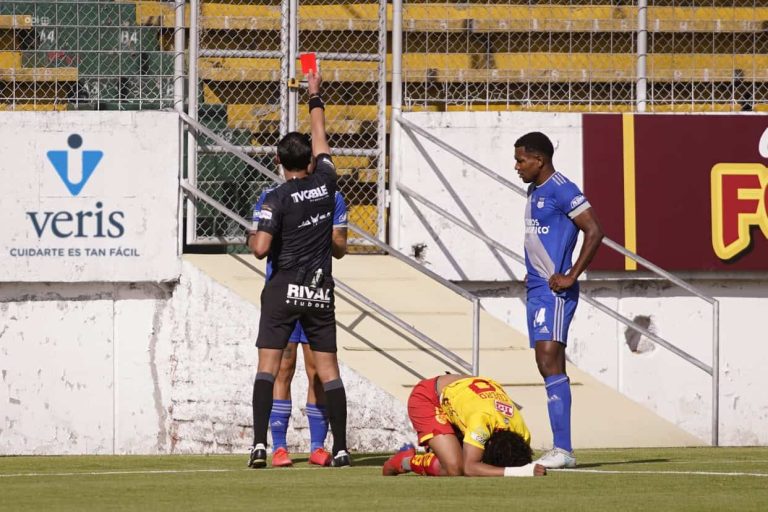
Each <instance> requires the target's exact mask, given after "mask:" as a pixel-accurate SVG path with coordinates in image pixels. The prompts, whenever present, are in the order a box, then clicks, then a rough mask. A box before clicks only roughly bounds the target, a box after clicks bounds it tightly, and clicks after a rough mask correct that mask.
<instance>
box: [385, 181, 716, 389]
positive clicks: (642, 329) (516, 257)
mask: <svg viewBox="0 0 768 512" xmlns="http://www.w3.org/2000/svg"><path fill="white" fill-rule="evenodd" d="M398 188H399V189H400V191H401V192H403V193H404V194H405V195H406V196H408V197H411V198H413V199H415V200H416V201H418V202H420V203H421V204H423V205H424V206H426V207H427V208H429V209H430V210H432V211H434V212H435V213H438V214H440V215H442V216H443V217H445V218H446V219H448V220H450V221H451V222H453V223H454V224H456V225H457V226H459V227H460V228H462V229H463V230H464V231H466V232H467V233H470V234H472V235H474V236H475V237H477V238H479V239H480V240H482V241H483V242H485V243H486V244H488V245H490V246H492V247H494V248H496V249H498V250H499V252H502V253H504V254H506V255H507V256H509V257H510V258H512V259H513V260H515V261H516V262H518V263H520V264H522V265H525V258H523V257H522V256H520V255H519V254H518V253H516V252H514V251H513V250H512V249H510V248H509V247H507V246H506V245H503V244H501V243H499V242H497V241H496V240H494V239H493V238H491V237H489V236H488V235H485V234H484V233H480V232H477V231H476V230H475V228H474V227H473V226H471V225H470V224H467V223H466V222H464V221H462V220H461V219H459V218H458V217H456V216H455V215H453V214H451V213H449V212H448V211H446V210H445V209H443V208H441V207H439V206H437V205H436V204H435V203H433V202H432V201H430V200H429V199H427V198H426V197H424V196H422V195H421V194H419V193H417V192H415V191H414V190H413V189H411V188H409V187H407V186H405V185H399V186H398ZM579 297H580V298H582V299H584V301H586V302H587V303H588V304H590V305H592V306H595V307H596V308H597V309H599V310H601V311H603V312H605V313H608V315H609V316H611V317H612V318H614V319H615V320H618V321H619V322H621V323H623V324H624V325H626V326H628V327H631V328H632V329H635V330H636V331H638V332H640V333H641V334H643V335H644V336H647V337H648V338H651V339H652V340H653V341H655V342H656V343H658V344H659V345H661V346H662V347H664V348H666V349H667V350H669V351H670V352H674V353H675V354H677V355H678V356H680V357H682V358H683V359H685V360H686V361H688V362H689V363H691V364H693V365H694V366H696V367H698V368H701V369H702V370H704V371H705V372H706V373H708V374H709V375H712V367H711V366H709V365H707V364H706V363H703V362H702V361H700V360H699V359H697V358H696V357H694V356H692V355H691V354H689V353H687V352H685V351H684V350H681V349H679V348H677V347H675V346H674V345H672V344H671V343H670V342H668V341H667V340H665V339H664V338H661V337H660V336H658V335H656V334H654V333H652V332H651V331H649V330H648V329H646V328H645V327H643V326H641V325H639V324H637V323H635V322H633V321H632V320H630V319H628V318H627V317H625V316H623V315H621V314H619V313H617V312H615V311H613V310H612V309H610V308H608V307H606V306H604V305H603V304H601V303H600V302H598V301H596V300H595V299H593V298H592V297H590V296H589V295H587V294H585V293H583V292H579Z"/></svg>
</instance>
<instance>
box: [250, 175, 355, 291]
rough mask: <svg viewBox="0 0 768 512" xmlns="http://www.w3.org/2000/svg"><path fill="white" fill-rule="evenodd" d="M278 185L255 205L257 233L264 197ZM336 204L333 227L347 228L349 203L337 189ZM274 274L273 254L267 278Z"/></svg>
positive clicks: (253, 230) (254, 226)
mask: <svg viewBox="0 0 768 512" xmlns="http://www.w3.org/2000/svg"><path fill="white" fill-rule="evenodd" d="M275 188H276V187H270V188H267V189H265V190H264V191H263V192H262V193H261V195H260V196H259V200H258V201H256V204H255V205H253V215H252V217H251V222H253V225H252V226H251V232H252V233H255V232H256V230H257V229H258V227H259V219H260V218H261V206H262V205H263V204H264V199H266V197H267V195H268V194H269V193H270V192H272V191H273V190H274V189H275ZM335 199H336V206H334V208H333V227H334V229H335V228H346V227H347V203H345V202H344V198H343V197H342V196H341V194H340V193H339V192H338V191H336V195H335ZM271 275H272V255H271V254H270V255H268V256H267V279H269V278H270V276H271Z"/></svg>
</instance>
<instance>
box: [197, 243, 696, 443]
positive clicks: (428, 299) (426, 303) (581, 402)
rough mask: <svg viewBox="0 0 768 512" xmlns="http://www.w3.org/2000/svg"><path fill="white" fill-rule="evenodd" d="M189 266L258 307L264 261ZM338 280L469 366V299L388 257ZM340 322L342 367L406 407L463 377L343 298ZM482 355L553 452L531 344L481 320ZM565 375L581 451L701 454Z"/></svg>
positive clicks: (338, 269)
mask: <svg viewBox="0 0 768 512" xmlns="http://www.w3.org/2000/svg"><path fill="white" fill-rule="evenodd" d="M184 258H185V259H186V260H187V261H189V262H191V263H192V264H194V265H196V266H197V267H198V268H200V269H201V270H203V271H204V272H206V273H207V274H208V275H209V276H211V277H212V278H213V279H214V280H216V281H217V282H219V283H221V284H222V285H224V286H226V287H228V288H229V289H231V290H232V291H233V292H235V293H237V294H238V295H240V296H241V297H243V298H244V299H246V300H249V301H252V302H254V303H255V304H259V300H260V294H261V290H262V288H263V286H264V262H263V261H258V260H256V259H255V258H253V257H252V256H249V255H191V254H190V255H185V256H184ZM334 276H335V277H336V278H337V279H338V280H340V281H342V282H344V283H345V284H347V285H349V286H351V287H352V288H354V289H355V290H357V291H359V292H361V293H362V294H364V295H365V296H367V297H368V298H369V299H370V300H372V301H373V302H375V303H377V304H379V305H381V306H383V307H384V308H386V309H388V310H389V311H391V312H392V313H394V314H395V315H397V316H398V317H400V318H401V319H402V320H403V321H405V322H406V323H408V324H411V325H413V326H414V327H416V328H417V329H418V330H420V331H421V332H423V333H424V334H426V335H427V336H429V337H430V338H432V339H433V340H435V341H438V342H440V343H441V344H442V345H443V346H445V347H447V348H449V349H450V350H451V351H453V352H454V353H455V354H456V355H458V356H460V357H461V358H462V359H464V360H465V361H467V362H470V361H471V357H472V356H471V350H472V305H471V303H470V302H469V301H467V300H466V299H464V298H462V297H460V296H458V295H456V294H455V293H453V292H451V291H450V290H448V289H447V288H445V287H443V286H442V285H440V284H438V283H436V282H434V281H432V280H430V279H429V278H427V277H426V276H424V275H423V274H421V273H420V272H418V271H416V270H415V269H413V268H411V267H409V266H408V265H406V264H404V263H402V262H400V261H399V260H397V259H395V258H392V257H389V256H378V255H349V256H346V257H345V258H344V259H342V260H340V261H336V262H334ZM336 317H337V326H338V346H339V360H340V361H341V362H343V363H344V364H346V365H347V366H349V367H350V368H352V369H354V370H355V371H357V372H358V373H360V374H361V375H363V376H365V377H366V378H367V379H369V380H370V381H371V382H373V383H375V384H376V385H378V386H380V387H381V388H382V389H383V390H385V391H387V392H388V393H390V394H391V395H393V396H395V397H396V398H397V399H399V400H401V401H403V402H405V401H406V400H407V398H408V394H409V393H410V389H411V387H412V386H413V385H414V384H415V383H416V382H418V380H420V379H422V378H425V377H431V376H434V375H438V374H442V373H444V372H446V371H450V372H452V373H467V372H466V371H465V370H463V369H462V368H461V367H460V366H459V365H457V364H456V363H455V362H453V361H451V360H450V359H448V358H446V357H445V356H443V355H442V354H440V353H438V352H437V351H435V350H434V349H432V348H430V347H429V346H426V345H425V344H424V343H423V342H421V341H420V340H418V339H417V338H414V337H413V336H411V335H410V334H407V333H405V332H403V331H402V330H401V329H400V328H398V327H397V326H395V325H392V324H391V323H390V322H389V321H388V320H385V319H383V318H382V317H380V316H379V315H378V314H376V313H374V312H372V311H371V310H370V309H369V308H367V307H366V306H364V305H361V304H359V303H357V302H356V301H354V300H352V299H351V298H350V297H348V296H346V295H345V294H344V293H343V292H341V291H339V292H338V293H337V295H336ZM480 347H481V350H480V374H481V375H486V376H489V377H492V378H494V379H495V380H497V381H499V382H500V383H502V384H503V385H504V387H505V388H506V390H507V392H508V393H509V395H510V396H511V397H512V399H513V400H515V402H517V403H518V404H520V405H521V406H522V407H523V415H524V416H525V420H526V422H527V424H528V426H529V428H530V429H531V433H532V437H533V442H532V444H533V446H534V448H537V449H542V448H547V447H549V446H550V445H551V436H552V434H551V431H550V427H549V420H548V413H547V407H546V396H545V391H544V386H543V382H542V380H541V377H540V376H539V374H538V371H537V369H536V364H535V360H534V355H533V351H532V350H530V349H529V348H528V337H527V335H526V334H524V333H521V332H519V331H516V330H515V329H513V328H511V327H510V326H508V325H507V324H505V323H503V322H501V321H500V320H497V319H496V318H494V317H492V316H491V315H490V314H487V313H486V312H485V311H483V312H482V313H481V321H480ZM568 374H569V375H570V377H571V383H572V392H573V419H572V427H573V442H574V446H576V447H577V448H609V447H651V446H699V445H704V444H705V443H704V441H702V440H700V439H698V438H696V437H694V436H692V435H691V434H688V433H687V432H685V431H684V430H682V429H680V428H679V427H677V426H675V425H673V424H671V423H670V422H668V421H666V420H664V419H662V418H660V417H659V416H657V415H656V414H654V413H653V412H651V411H650V410H648V409H646V408H645V407H643V406H641V405H639V404H637V403H635V402H633V401H632V400H630V399H628V398H626V397H625V396H623V395H621V394H620V393H618V392H616V391H614V390H612V389H611V388H609V387H607V386H605V385H603V384H601V383H599V382H598V381H597V380H595V379H594V378H592V377H590V376H589V375H587V374H586V373H584V372H582V371H580V370H579V369H578V368H576V367H574V366H572V365H571V366H569V368H568ZM350 414H354V411H351V412H350Z"/></svg>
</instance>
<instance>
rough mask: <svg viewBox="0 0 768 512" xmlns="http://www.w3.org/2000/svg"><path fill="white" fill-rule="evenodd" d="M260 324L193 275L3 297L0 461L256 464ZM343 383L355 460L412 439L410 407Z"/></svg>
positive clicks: (11, 290) (247, 307)
mask: <svg viewBox="0 0 768 512" xmlns="http://www.w3.org/2000/svg"><path fill="white" fill-rule="evenodd" d="M258 320H259V311H258V308H257V306H254V305H252V304H250V303H248V302H246V301H244V300H242V299H240V298H239V297H238V296H236V295H234V294H233V293H231V292H230V291H229V290H228V289H226V288H224V287H223V286H221V285H219V284H217V283H215V282H214V281H212V280H211V279H210V278H209V277H207V276H206V275H204V274H203V273H201V272H200V271H199V270H197V269H196V268H195V267H194V266H192V265H191V264H189V263H184V264H183V266H182V274H181V278H180V281H179V282H178V283H176V284H173V283H166V284H152V283H143V284H77V283H73V284H28V283H27V284H19V283H14V284H7V285H3V286H2V287H0V380H1V381H2V385H0V404H2V405H1V406H0V418H1V420H0V454H4V455H5V454H85V453H88V454H108V453H119V454H124V453H148V454H152V453H231V452H242V453H245V452H246V451H247V447H248V446H250V444H251V442H252V410H251V397H252V390H253V377H254V376H255V366H256V362H257V357H256V355H257V353H256V348H255V347H254V345H253V343H254V341H255V339H256V333H257V329H258ZM303 372H304V369H303V363H302V362H301V358H299V368H297V372H296V375H297V377H296V378H295V379H294V386H293V394H294V397H295V399H294V415H293V421H292V424H291V430H290V431H289V437H288V441H289V444H290V448H291V449H293V450H295V451H298V450H303V451H308V448H309V434H308V429H307V422H306V418H305V417H304V416H303V415H302V414H301V412H300V409H301V408H303V401H304V398H305V397H306V379H305V378H301V376H302V374H303ZM342 378H343V379H344V382H345V385H346V389H347V396H348V402H349V411H350V414H349V425H348V432H349V434H348V441H349V446H350V449H352V450H359V451H389V450H392V449H394V448H397V447H398V446H400V445H401V444H402V443H404V442H406V441H408V440H409V439H412V437H413V433H412V431H411V429H410V424H409V422H408V419H407V416H406V411H405V407H404V405H403V404H400V403H398V402H397V401H396V400H395V399H394V398H393V397H391V396H389V395H387V394H385V393H384V392H382V391H381V390H379V389H378V388H376V387H374V386H372V385H371V384H370V383H369V382H368V381H366V380H365V379H364V378H363V377H361V376H360V375H358V374H356V373H355V372H353V371H351V370H349V369H348V368H342ZM329 439H330V436H329Z"/></svg>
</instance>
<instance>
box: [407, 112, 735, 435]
mask: <svg viewBox="0 0 768 512" xmlns="http://www.w3.org/2000/svg"><path fill="white" fill-rule="evenodd" d="M393 118H394V120H395V121H397V123H398V124H400V125H401V126H402V128H403V129H404V131H405V132H406V133H407V134H408V136H409V137H411V138H412V139H414V140H415V136H414V133H416V134H419V135H421V136H422V137H424V138H425V139H427V140H429V141H430V142H431V143H433V144H435V145H436V146H438V147H440V148H441V149H443V150H445V151H446V152H448V153H450V154H451V155H453V156H455V157H457V158H459V159H460V160H462V161H463V162H465V163H467V164H469V165H470V166H472V167H474V168H476V169H477V170H479V171H480V172H482V173H483V174H485V175H486V176H488V177H490V178H492V179H494V180H495V181H497V182H499V183H500V184H502V185H504V186H505V187H507V188H509V189H511V190H513V191H515V192H517V193H518V194H519V195H521V196H523V197H527V193H526V191H525V190H523V188H521V187H520V186H518V185H516V184H514V183H512V182H510V181H509V180H507V179H506V178H504V177H503V176H501V175H499V174H498V173H496V172H495V171H493V170H492V169H490V168H489V167H487V166H485V165H483V164H481V163H480V162H477V161H476V160H474V159H473V158H471V157H470V156H468V155H466V154H465V153H462V152H461V151H459V150H457V149H456V148H454V147H453V146H450V145H449V144H448V143H446V142H445V141H443V140H441V139H440V138H438V137H436V136H435V135H433V134H431V133H430V132H429V131H427V130H425V129H424V128H422V127H421V126H418V125H416V124H415V123H413V122H411V121H409V120H407V119H405V118H404V117H403V116H402V115H398V116H396V117H394V116H393ZM394 188H395V189H396V190H397V191H398V192H401V193H404V194H405V195H406V197H411V198H413V199H415V200H417V201H419V202H420V203H422V204H424V205H425V206H427V207H428V208H430V209H431V210H433V211H435V212H436V213H438V214H440V215H442V216H443V217H445V218H447V219H448V220H450V221H451V222H453V223H454V224H456V225H458V226H459V227H461V228H462V229H464V230H465V231H467V232H468V233H470V234H472V235H473V236H475V237H477V238H479V239H480V240H482V241H483V242H485V243H486V244H488V245H490V246H492V247H494V248H496V249H498V250H499V251H501V252H503V253H505V254H507V255H508V256H510V257H512V258H513V259H514V260H515V261H517V262H518V263H522V264H525V259H524V258H522V257H521V256H520V255H518V254H517V253H515V252H514V251H512V250H511V249H509V248H508V247H506V246H504V245H502V244H500V243H498V242H496V240H494V239H492V238H490V237H488V236H487V235H485V233H483V232H481V231H479V230H477V228H474V227H471V226H470V225H469V224H467V223H466V222H464V221H462V220H461V219H459V218H457V217H456V216H454V215H452V214H450V213H449V212H447V211H446V210H444V209H443V208H440V207H439V206H437V205H436V204H435V203H433V202H431V201H429V200H428V199H426V198H425V197H423V196H422V195H420V194H418V193H417V192H415V191H414V190H412V189H410V188H409V187H407V186H406V185H403V184H402V183H396V184H394ZM603 243H604V244H605V245H607V246H608V247H610V248H611V249H613V250H615V251H617V252H619V253H621V254H622V255H624V256H626V257H629V258H631V259H633V260H635V261H637V262H638V263H640V264H641V265H643V266H644V267H646V268H648V269H649V270H651V271H653V272H654V273H656V274H658V275H660V276H661V277H664V278H665V279H667V280H669V281H670V282H672V283H674V284H676V285H678V286H680V287H681V288H683V289H685V290H687V291H688V292H690V293H691V294H693V295H695V296H697V297H699V298H700V299H702V300H704V301H706V302H708V303H709V304H711V305H712V365H711V366H710V365H707V364H705V363H703V362H702V361H700V360H699V359H697V358H696V357H694V356H692V355H690V354H688V353H687V352H685V351H683V350H681V349H679V348H677V347H676V346H674V345H672V344H671V343H670V342H668V341H667V340H664V339H663V338H661V337H659V336H658V335H656V334H654V333H652V332H650V331H649V330H648V329H646V328H644V327H642V326H640V325H638V324H637V323H635V322H633V321H632V320H630V319H628V318H626V317H625V316H623V315H621V314H619V313H617V312H616V311H613V310H612V309H610V308H608V307H607V306H605V305H603V304H601V303H600V302H598V301H596V300H594V299H592V298H591V297H589V296H588V295H586V294H584V293H580V294H579V295H580V297H581V298H583V299H584V300H585V301H586V302H587V303H589V304H590V305H592V306H593V307H595V308H596V309H598V310H600V311H602V312H603V313H606V314H607V315H609V316H610V317H612V318H614V319H615V320H617V321H619V322H621V323H623V324H624V325H627V326H628V327H631V328H632V329H634V330H636V331H638V332H640V333H641V334H643V335H645V336H647V337H648V338H650V339H652V340H653V341H655V342H656V343H657V344H659V345H661V346H662V347H664V348H666V349H667V350H669V351H670V352H672V353H674V354H675V355H677V356H679V357H681V358H683V359H684V360H686V361H687V362H689V363H691V364H692V365H694V366H696V367H697V368H699V369H701V370H703V371H704V372H706V373H707V374H709V375H710V376H711V377H712V445H713V446H718V445H719V423H720V396H719V395H720V393H719V389H720V357H719V354H720V318H719V315H720V303H719V301H718V300H717V299H715V298H714V297H710V296H708V295H706V294H705V293H704V292H703V291H701V290H699V289H698V288H696V287H695V286H693V285H691V284H690V283H688V282H686V281H684V280H683V279H680V278H679V277H677V276H675V275H674V274H671V273H669V272H667V271H666V270H664V269H662V268H661V267H659V266H657V265H655V264H653V263H651V262H650V261H648V260H647V259H645V258H643V257H642V256H640V255H638V254H635V253H634V252H632V251H630V250H628V249H627V248H625V247H624V246H622V245H620V244H618V243H617V242H615V241H613V240H611V239H609V238H607V237H605V238H603Z"/></svg>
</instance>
